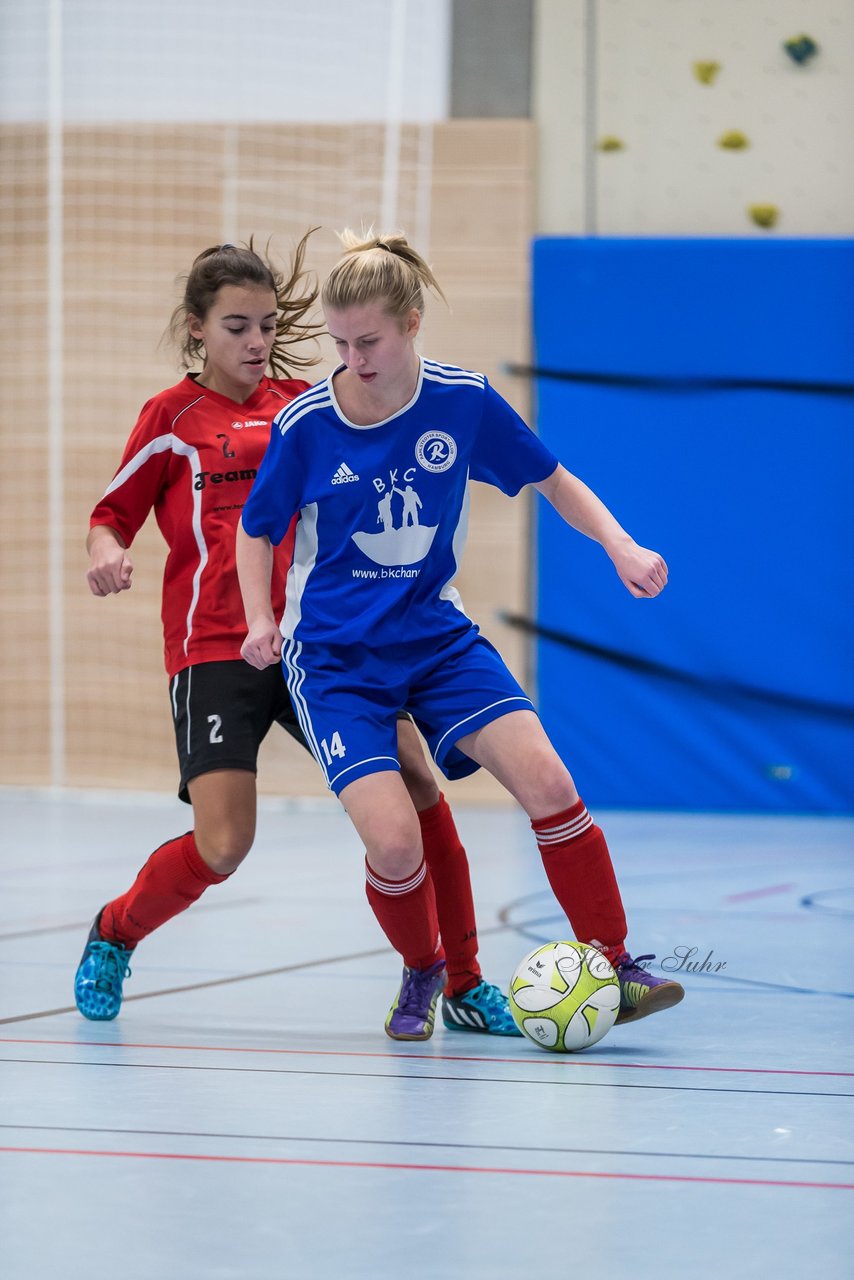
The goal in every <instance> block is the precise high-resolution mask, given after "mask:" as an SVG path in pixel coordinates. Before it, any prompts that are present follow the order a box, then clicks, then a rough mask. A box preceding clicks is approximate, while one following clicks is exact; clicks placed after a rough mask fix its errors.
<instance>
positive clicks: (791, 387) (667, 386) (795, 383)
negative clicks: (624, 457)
mask: <svg viewBox="0 0 854 1280" xmlns="http://www.w3.org/2000/svg"><path fill="white" fill-rule="evenodd" d="M503 369H504V372H505V373H508V374H511V375H512V376H513V377H518V378H551V379H553V380H554V381H556V382H577V383H585V384H588V385H592V386H602V387H634V388H636V389H638V390H640V391H644V390H648V391H689V392H692V391H693V392H696V391H788V392H793V393H795V394H805V395H820V396H843V397H848V396H854V383H851V382H809V381H801V380H797V379H789V378H719V377H708V378H707V377H691V376H688V377H676V376H671V375H667V374H640V373H592V372H585V371H583V370H580V369H541V368H539V367H538V366H536V365H527V364H505V365H504V366H503Z"/></svg>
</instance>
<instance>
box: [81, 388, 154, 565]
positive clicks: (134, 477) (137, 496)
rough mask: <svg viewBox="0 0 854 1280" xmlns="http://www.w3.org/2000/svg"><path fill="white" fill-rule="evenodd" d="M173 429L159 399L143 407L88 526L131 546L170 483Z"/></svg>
mask: <svg viewBox="0 0 854 1280" xmlns="http://www.w3.org/2000/svg"><path fill="white" fill-rule="evenodd" d="M171 460H172V430H171V426H170V423H169V421H168V417H167V415H166V413H165V412H164V411H163V408H162V406H161V405H160V404H159V403H158V401H157V399H154V400H149V401H148V402H147V403H146V404H145V405H143V408H142V412H141V413H140V415H139V419H138V420H137V424H136V426H135V427H134V429H133V431H132V432H131V434H130V436H129V438H128V442H127V444H126V445H125V448H124V453H123V454H122V460H121V462H120V463H119V469H118V471H117V472H116V474H115V475H114V476H113V479H112V481H111V482H110V484H109V485H108V486H107V491H106V493H105V494H104V496H103V497H102V498H101V500H100V502H98V503H97V505H96V506H95V508H94V510H93V511H92V514H91V516H90V517H89V527H90V529H91V528H93V527H94V526H95V525H99V524H106V525H110V527H111V528H113V529H115V530H116V532H117V533H119V534H120V535H121V537H122V539H123V541H124V542H125V544H126V545H127V546H130V545H131V543H132V542H133V540H134V538H135V537H136V535H137V533H138V532H139V530H140V528H141V527H142V525H143V524H144V523H145V520H146V518H147V516H148V513H149V512H150V511H151V509H152V507H153V506H154V504H155V502H156V501H157V499H158V497H159V495H160V493H161V492H162V490H163V489H164V487H165V485H166V483H167V476H168V470H169V465H170V463H171Z"/></svg>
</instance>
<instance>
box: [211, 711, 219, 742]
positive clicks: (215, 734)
mask: <svg viewBox="0 0 854 1280" xmlns="http://www.w3.org/2000/svg"><path fill="white" fill-rule="evenodd" d="M208 724H209V725H210V727H211V736H210V741H211V742H222V734H221V733H220V729H221V728H222V716H208Z"/></svg>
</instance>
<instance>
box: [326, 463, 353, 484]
mask: <svg viewBox="0 0 854 1280" xmlns="http://www.w3.org/2000/svg"><path fill="white" fill-rule="evenodd" d="M358 479H359V477H358V476H357V475H355V474H354V473H353V472H352V471H351V470H350V468H349V467H348V466H347V463H346V462H342V463H341V466H340V467H339V468H338V470H337V471H336V472H335V475H334V476H333V477H332V483H333V484H352V483H353V481H354V480H358Z"/></svg>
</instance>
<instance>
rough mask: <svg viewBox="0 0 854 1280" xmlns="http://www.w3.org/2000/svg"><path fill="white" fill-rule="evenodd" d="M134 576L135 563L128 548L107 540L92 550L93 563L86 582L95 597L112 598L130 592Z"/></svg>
mask: <svg viewBox="0 0 854 1280" xmlns="http://www.w3.org/2000/svg"><path fill="white" fill-rule="evenodd" d="M132 575H133V561H132V560H131V558H130V552H129V551H128V550H127V548H126V547H122V546H120V545H119V544H118V543H117V542H111V541H107V540H106V539H105V540H104V541H103V542H99V543H97V544H96V545H95V546H94V547H93V548H92V563H91V564H90V565H89V568H88V570H87V573H86V581H87V582H88V583H89V590H90V591H91V592H92V595H93V596H112V595H116V594H117V593H118V592H119V591H129V590H130V586H131V577H132Z"/></svg>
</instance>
